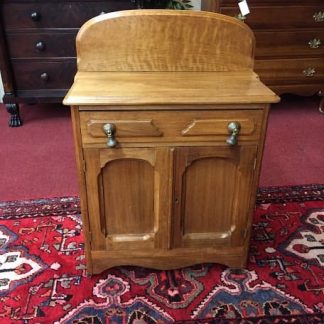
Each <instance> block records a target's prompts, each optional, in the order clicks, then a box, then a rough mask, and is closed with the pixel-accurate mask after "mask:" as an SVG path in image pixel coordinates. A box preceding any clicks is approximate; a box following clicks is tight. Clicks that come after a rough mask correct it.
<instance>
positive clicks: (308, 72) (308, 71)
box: [303, 67, 316, 77]
mask: <svg viewBox="0 0 324 324" xmlns="http://www.w3.org/2000/svg"><path fill="white" fill-rule="evenodd" d="M315 73H316V70H315V68H313V67H308V68H307V69H305V70H303V74H304V75H305V76H307V77H312V76H314V75H315Z"/></svg>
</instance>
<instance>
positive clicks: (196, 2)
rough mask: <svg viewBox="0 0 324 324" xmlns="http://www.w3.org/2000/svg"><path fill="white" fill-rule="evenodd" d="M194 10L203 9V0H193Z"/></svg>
mask: <svg viewBox="0 0 324 324" xmlns="http://www.w3.org/2000/svg"><path fill="white" fill-rule="evenodd" d="M191 3H192V5H193V6H194V7H193V10H200V9H201V0H191Z"/></svg>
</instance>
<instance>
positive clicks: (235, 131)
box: [226, 122, 241, 146]
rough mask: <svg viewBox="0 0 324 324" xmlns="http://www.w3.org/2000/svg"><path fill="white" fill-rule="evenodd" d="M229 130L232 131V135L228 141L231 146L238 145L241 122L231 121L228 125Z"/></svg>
mask: <svg viewBox="0 0 324 324" xmlns="http://www.w3.org/2000/svg"><path fill="white" fill-rule="evenodd" d="M227 130H228V132H229V133H230V136H229V137H228V138H227V139H226V143H227V144H228V145H231V146H233V145H236V144H237V138H238V135H239V133H240V130H241V124H240V123H239V122H230V123H229V124H228V125H227Z"/></svg>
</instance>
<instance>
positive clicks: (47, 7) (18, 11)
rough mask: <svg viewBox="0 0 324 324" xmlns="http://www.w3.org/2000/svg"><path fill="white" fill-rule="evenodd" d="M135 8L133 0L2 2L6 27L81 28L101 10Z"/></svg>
mask: <svg viewBox="0 0 324 324" xmlns="http://www.w3.org/2000/svg"><path fill="white" fill-rule="evenodd" d="M132 8H134V5H133V4H132V3H131V1H130V0H118V1H113V0H107V1H82V2H75V1H66V2H65V1H64V2H63V1H55V2H53V1H34V2H32V3H28V2H18V3H10V2H7V3H4V4H3V5H2V10H3V21H4V27H5V29H16V28H79V27H80V26H81V25H82V24H83V23H85V22H86V21H87V20H89V19H90V18H92V17H94V16H97V15H99V14H101V13H102V12H105V13H106V12H110V11H117V10H125V9H132Z"/></svg>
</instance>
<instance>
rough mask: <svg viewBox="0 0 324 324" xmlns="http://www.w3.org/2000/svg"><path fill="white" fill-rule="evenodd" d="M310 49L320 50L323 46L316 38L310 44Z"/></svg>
mask: <svg viewBox="0 0 324 324" xmlns="http://www.w3.org/2000/svg"><path fill="white" fill-rule="evenodd" d="M308 45H309V47H310V48H319V47H320V46H321V45H322V42H321V40H320V39H317V38H314V39H312V40H310V41H309V42H308Z"/></svg>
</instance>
